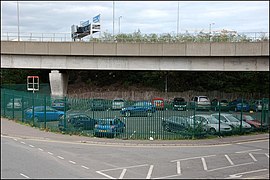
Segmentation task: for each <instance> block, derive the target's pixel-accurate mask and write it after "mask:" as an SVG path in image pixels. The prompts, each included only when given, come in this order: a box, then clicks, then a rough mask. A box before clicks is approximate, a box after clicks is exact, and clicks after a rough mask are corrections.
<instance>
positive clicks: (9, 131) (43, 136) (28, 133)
mask: <svg viewBox="0 0 270 180" xmlns="http://www.w3.org/2000/svg"><path fill="white" fill-rule="evenodd" d="M1 136H9V137H14V138H15V137H17V138H23V139H39V140H52V141H63V142H77V143H89V144H102V145H121V146H206V145H222V144H233V143H243V142H250V141H258V140H267V139H269V133H258V134H252V135H242V136H240V135H237V136H236V135H235V136H226V137H217V138H213V139H196V140H192V139H187V140H129V139H127V140H124V139H113V138H96V137H86V136H79V135H67V134H60V133H55V132H48V131H44V130H40V129H39V128H36V127H31V126H28V125H22V124H20V123H17V122H16V121H14V120H9V119H6V118H3V117H1Z"/></svg>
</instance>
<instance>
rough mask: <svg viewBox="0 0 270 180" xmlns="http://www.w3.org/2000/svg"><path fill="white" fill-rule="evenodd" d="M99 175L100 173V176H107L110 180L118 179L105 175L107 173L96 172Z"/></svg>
mask: <svg viewBox="0 0 270 180" xmlns="http://www.w3.org/2000/svg"><path fill="white" fill-rule="evenodd" d="M96 172H97V173H99V174H101V175H103V176H105V177H107V178H109V179H116V178H114V177H112V176H109V175H107V174H105V173H102V172H100V171H96Z"/></svg>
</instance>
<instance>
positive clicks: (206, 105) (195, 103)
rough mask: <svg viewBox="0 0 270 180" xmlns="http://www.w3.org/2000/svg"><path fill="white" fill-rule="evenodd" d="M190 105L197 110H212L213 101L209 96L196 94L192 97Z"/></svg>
mask: <svg viewBox="0 0 270 180" xmlns="http://www.w3.org/2000/svg"><path fill="white" fill-rule="evenodd" d="M190 107H191V108H192V109H194V107H196V109H197V110H210V109H211V102H210V100H209V98H208V97H207V96H194V97H192V98H191V101H190Z"/></svg>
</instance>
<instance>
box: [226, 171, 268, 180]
mask: <svg viewBox="0 0 270 180" xmlns="http://www.w3.org/2000/svg"><path fill="white" fill-rule="evenodd" d="M260 171H268V169H258V170H254V171H247V172H242V173H237V174H232V175H230V177H231V178H237V177H241V176H242V175H244V174H249V173H254V172H260ZM230 177H229V178H230Z"/></svg>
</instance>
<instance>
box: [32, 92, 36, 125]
mask: <svg viewBox="0 0 270 180" xmlns="http://www.w3.org/2000/svg"><path fill="white" fill-rule="evenodd" d="M32 105H33V106H32V123H33V125H34V124H35V122H34V121H35V99H34V93H32Z"/></svg>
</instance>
